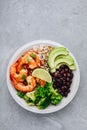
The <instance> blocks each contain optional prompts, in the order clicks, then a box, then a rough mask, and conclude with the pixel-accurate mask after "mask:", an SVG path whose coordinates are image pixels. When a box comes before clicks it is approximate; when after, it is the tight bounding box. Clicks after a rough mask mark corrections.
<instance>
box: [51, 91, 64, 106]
mask: <svg viewBox="0 0 87 130" xmlns="http://www.w3.org/2000/svg"><path fill="white" fill-rule="evenodd" d="M62 98H63V97H62V95H61V94H59V93H56V94H52V96H51V103H52V104H53V105H57V104H59V103H60V102H61V100H62Z"/></svg>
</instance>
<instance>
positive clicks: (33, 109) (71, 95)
mask: <svg viewBox="0 0 87 130" xmlns="http://www.w3.org/2000/svg"><path fill="white" fill-rule="evenodd" d="M37 45H52V46H62V45H61V44H60V43H57V42H54V41H50V40H37V41H32V42H30V43H28V44H26V45H24V46H22V47H21V48H20V49H18V50H17V51H16V52H15V54H14V55H13V56H12V58H11V60H10V62H9V65H8V69H7V85H8V89H9V92H10V94H11V96H12V97H13V99H14V100H15V101H16V102H17V103H18V104H19V105H20V106H21V107H23V108H24V109H26V110H28V111H31V112H35V113H42V114H45V113H52V112H55V111H58V110H60V109H62V108H64V107H65V106H66V105H68V104H69V103H70V102H71V100H72V99H73V98H74V96H75V94H76V92H77V90H78V87H79V82H80V72H79V67H78V63H77V61H76V59H75V57H74V56H73V54H72V53H71V52H70V54H71V56H72V57H73V59H74V61H75V64H76V68H77V69H76V71H74V78H73V83H72V85H71V92H70V93H69V94H68V97H66V98H63V100H62V101H61V103H60V104H58V105H57V106H53V105H50V106H49V107H47V108H46V109H44V110H39V109H38V108H37V107H36V106H28V105H27V103H26V102H25V101H24V100H23V99H21V98H20V97H18V96H17V92H16V90H15V88H14V86H13V85H12V83H11V80H10V76H9V68H10V65H11V64H12V63H13V62H14V61H15V60H17V59H18V58H19V57H20V56H21V55H22V54H23V53H24V52H26V51H27V50H28V49H29V48H32V47H33V46H37Z"/></svg>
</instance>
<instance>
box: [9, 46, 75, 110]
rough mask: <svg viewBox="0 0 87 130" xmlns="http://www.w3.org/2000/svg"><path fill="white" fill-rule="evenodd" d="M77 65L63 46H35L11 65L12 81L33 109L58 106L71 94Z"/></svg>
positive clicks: (19, 94) (18, 93) (19, 93)
mask: <svg viewBox="0 0 87 130" xmlns="http://www.w3.org/2000/svg"><path fill="white" fill-rule="evenodd" d="M76 69H77V68H76V65H75V61H74V59H73V57H72V56H71V55H70V52H69V50H68V49H66V48H65V47H63V46H58V47H54V46H51V45H42V46H33V47H32V48H30V49H28V50H27V51H26V52H24V53H23V54H22V55H21V56H20V57H19V58H18V59H17V60H16V61H15V62H14V63H12V64H11V65H10V69H9V73H10V80H11V83H12V85H13V87H14V88H15V90H16V91H17V95H18V96H19V97H20V98H22V99H23V100H25V102H26V103H27V104H28V105H29V106H32V107H33V106H36V107H37V108H38V109H45V108H47V107H48V106H49V105H50V104H52V105H54V106H56V105H58V104H60V103H61V102H62V99H63V98H67V96H68V95H69V93H70V92H71V84H72V82H73V77H74V73H73V72H74V71H76Z"/></svg>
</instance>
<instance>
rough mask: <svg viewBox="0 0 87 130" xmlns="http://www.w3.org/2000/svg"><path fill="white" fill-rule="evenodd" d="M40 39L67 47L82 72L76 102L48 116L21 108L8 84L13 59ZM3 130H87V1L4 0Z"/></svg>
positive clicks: (0, 60) (0, 4)
mask: <svg viewBox="0 0 87 130" xmlns="http://www.w3.org/2000/svg"><path fill="white" fill-rule="evenodd" d="M37 39H49V40H54V41H58V42H60V43H62V44H64V45H65V46H66V47H68V48H69V49H70V50H71V51H72V53H73V54H74V55H75V57H76V59H77V61H78V63H79V66H80V71H81V82H80V87H79V90H78V92H77V95H76V97H75V98H74V100H73V101H72V102H71V103H70V104H69V105H68V106H67V107H65V108H64V109H62V110H60V111H58V112H56V113H52V114H47V115H39V114H34V113H31V112H28V111H26V110H24V109H23V108H21V107H20V106H19V105H18V104H17V103H16V102H15V101H14V100H13V98H12V97H11V95H10V93H9V91H8V88H7V83H6V69H7V65H8V61H9V60H10V58H11V56H12V55H13V54H14V52H15V51H16V50H17V49H18V48H19V47H21V46H22V45H24V44H25V43H27V42H30V41H32V40H37ZM0 130H87V0H0Z"/></svg>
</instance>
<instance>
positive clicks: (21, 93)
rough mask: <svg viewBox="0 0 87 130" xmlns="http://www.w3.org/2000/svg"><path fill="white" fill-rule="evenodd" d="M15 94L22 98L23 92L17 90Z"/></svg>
mask: <svg viewBox="0 0 87 130" xmlns="http://www.w3.org/2000/svg"><path fill="white" fill-rule="evenodd" d="M17 95H18V96H19V97H20V98H24V95H25V93H23V92H21V91H17Z"/></svg>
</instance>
